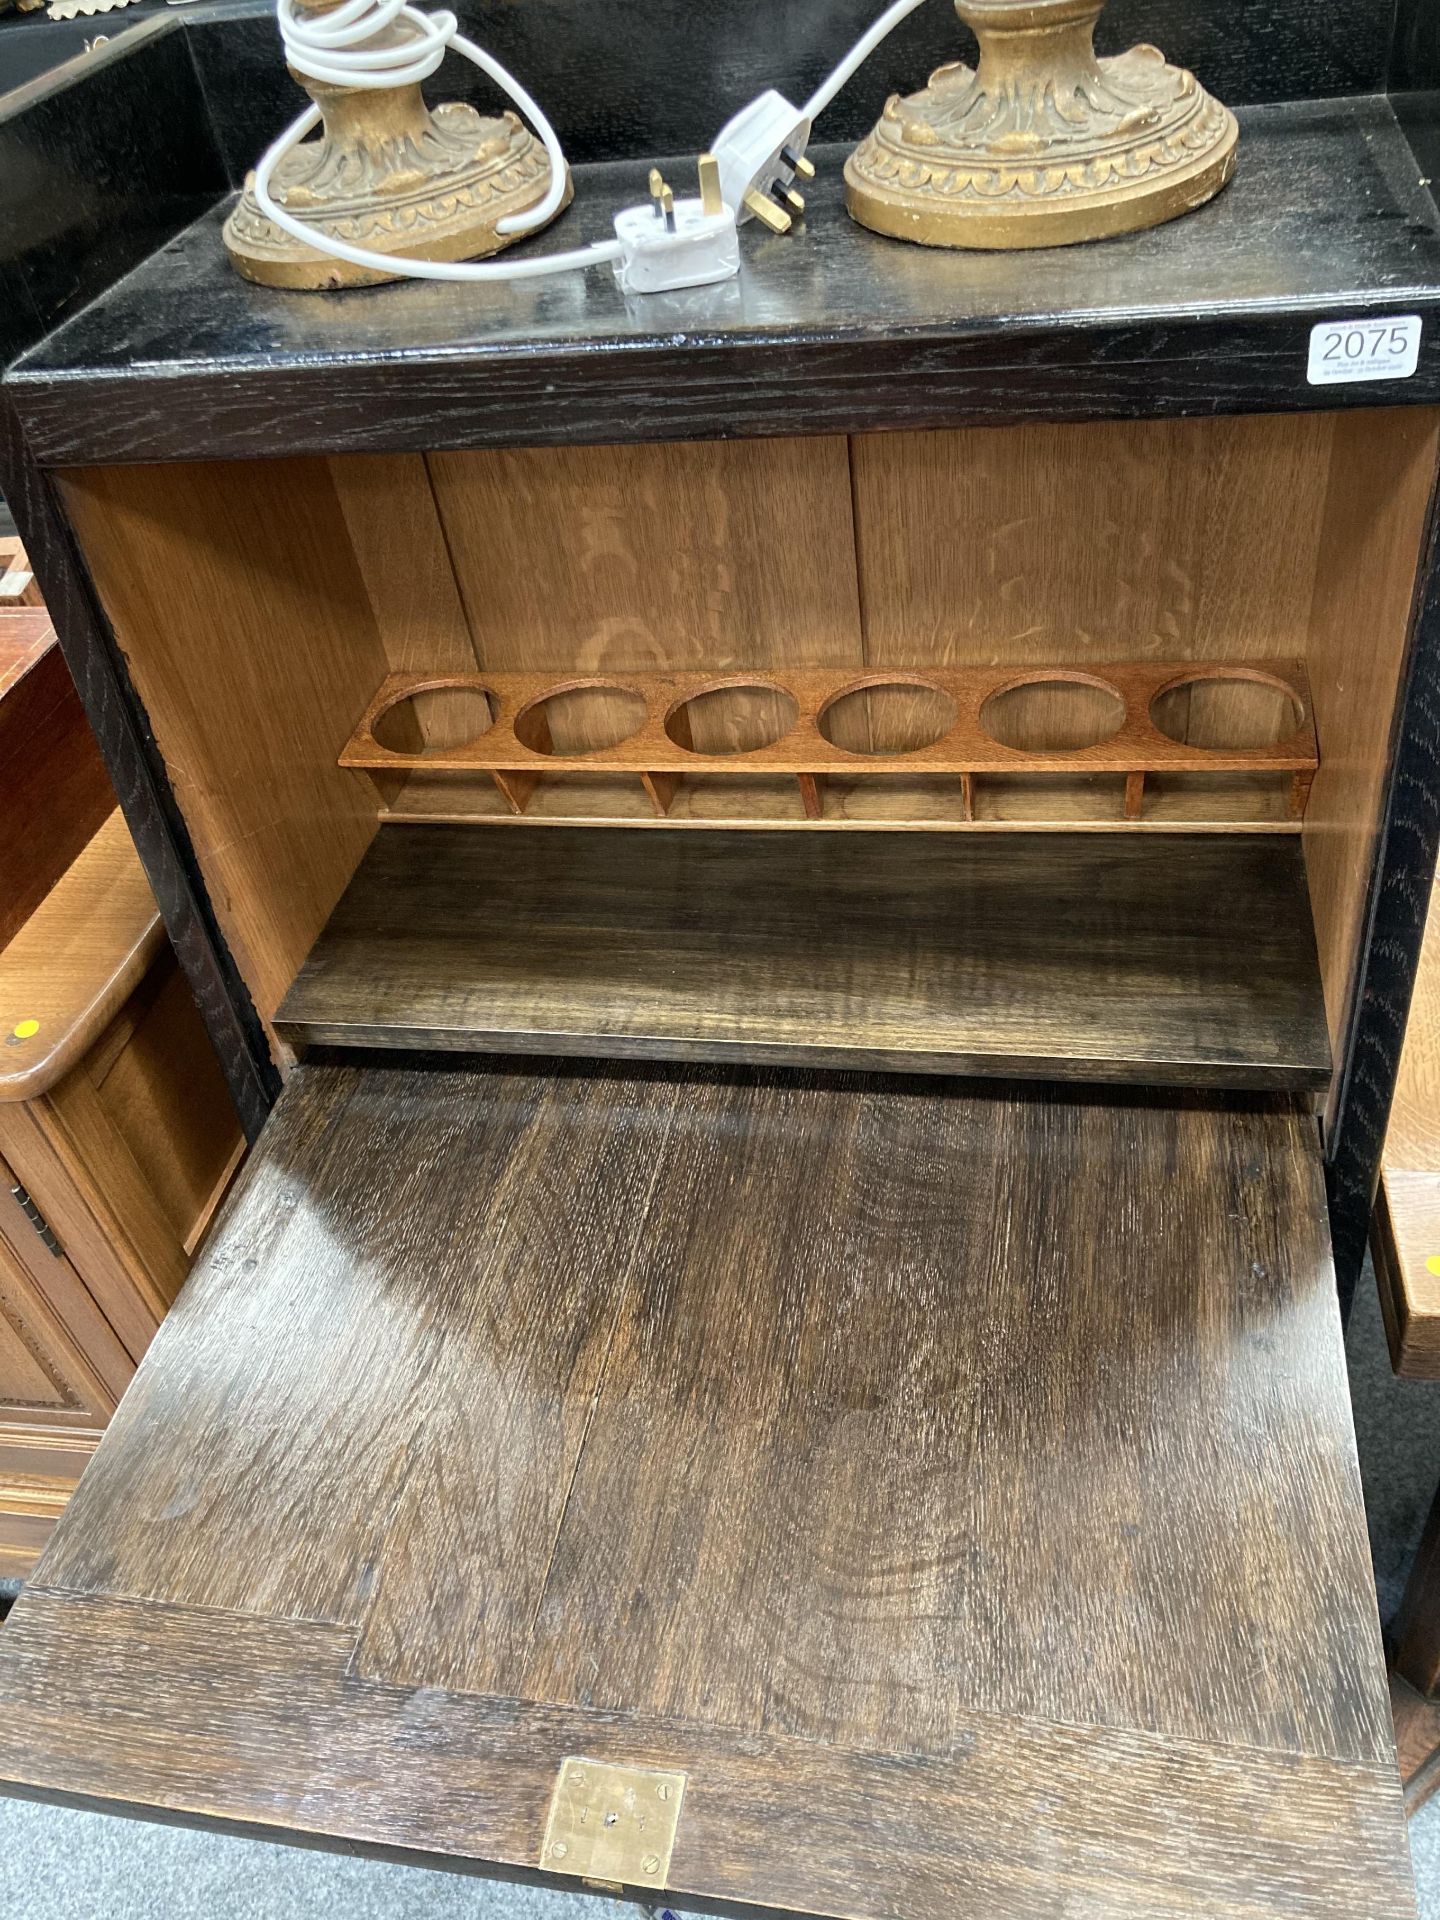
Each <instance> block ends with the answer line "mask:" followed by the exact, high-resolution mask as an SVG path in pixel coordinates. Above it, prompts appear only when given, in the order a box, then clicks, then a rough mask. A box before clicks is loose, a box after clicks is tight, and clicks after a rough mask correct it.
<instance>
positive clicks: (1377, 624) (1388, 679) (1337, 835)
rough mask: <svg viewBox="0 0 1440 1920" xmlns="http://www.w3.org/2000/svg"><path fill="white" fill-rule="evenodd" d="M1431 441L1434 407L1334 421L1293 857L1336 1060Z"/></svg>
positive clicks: (1431, 476)
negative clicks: (1311, 762) (1310, 739)
mask: <svg viewBox="0 0 1440 1920" xmlns="http://www.w3.org/2000/svg"><path fill="white" fill-rule="evenodd" d="M1437 442H1440V412H1437V411H1436V410H1435V409H1433V408H1394V409H1385V410H1377V411H1375V412H1361V413H1352V414H1346V415H1342V416H1338V417H1337V418H1336V420H1335V441H1334V457H1333V459H1332V462H1331V468H1330V481H1329V488H1328V493H1327V497H1326V501H1325V508H1324V516H1323V529H1324V530H1323V537H1322V539H1321V542H1320V555H1319V564H1318V566H1317V569H1316V574H1315V589H1314V595H1313V599H1312V603H1311V607H1310V618H1309V635H1308V640H1307V642H1306V646H1305V652H1306V655H1307V659H1308V664H1309V671H1310V691H1311V696H1312V698H1313V700H1314V704H1315V723H1316V730H1317V733H1318V736H1319V742H1320V771H1319V773H1318V774H1317V775H1316V778H1315V784H1314V787H1313V788H1312V790H1311V794H1310V804H1309V807H1308V809H1307V811H1306V815H1305V863H1306V868H1307V871H1308V874H1309V879H1310V897H1311V903H1312V906H1313V908H1314V913H1315V933H1316V938H1317V941H1318V943H1319V948H1320V967H1321V974H1322V977H1323V980H1324V983H1325V1002H1326V1012H1327V1014H1328V1017H1329V1021H1330V1036H1331V1044H1332V1047H1333V1049H1334V1052H1335V1055H1336V1058H1337V1059H1340V1058H1343V1056H1344V1052H1345V1047H1344V1036H1345V1030H1346V1026H1347V1023H1348V1020H1349V1013H1350V1004H1351V999H1352V995H1353V987H1354V978H1355V968H1356V964H1357V959H1358V956H1359V952H1360V946H1361V941H1362V938H1363V934H1364V926H1365V915H1366V910H1367V903H1368V899H1369V892H1370V871H1371V866H1372V864H1373V861H1374V854H1375V837H1376V834H1377V832H1378V830H1379V825H1380V818H1381V812H1382V809H1383V807H1384V803H1385V791H1386V782H1387V779H1388V775H1389V770H1390V760H1391V746H1392V736H1393V732H1394V726H1395V711H1396V699H1397V695H1398V691H1399V686H1400V679H1401V673H1402V670H1403V667H1404V662H1405V654H1406V648H1407V645H1408V642H1409V635H1410V628H1411V614H1412V606H1413V601H1414V594H1415V577H1416V569H1417V567H1418V564H1419V557H1420V548H1421V542H1422V540H1423V537H1424V533H1425V525H1426V518H1427V515H1428V512H1429V507H1430V497H1431V492H1432V489H1433V487H1434V483H1435V471H1436V451H1437Z"/></svg>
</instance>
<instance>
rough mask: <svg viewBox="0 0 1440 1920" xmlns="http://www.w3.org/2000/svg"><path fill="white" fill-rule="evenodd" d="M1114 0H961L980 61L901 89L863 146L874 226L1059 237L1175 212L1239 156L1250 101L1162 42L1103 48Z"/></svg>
mask: <svg viewBox="0 0 1440 1920" xmlns="http://www.w3.org/2000/svg"><path fill="white" fill-rule="evenodd" d="M1103 7H1104V0H955V10H956V12H957V13H958V14H959V15H960V17H961V19H962V20H964V21H965V22H966V23H967V24H968V25H969V26H970V27H971V28H973V30H974V32H975V36H976V38H977V39H978V41H979V42H980V61H979V66H978V68H976V69H972V68H970V67H967V66H965V65H963V64H961V63H960V62H956V63H955V64H954V65H952V66H947V67H941V68H940V70H939V71H938V72H937V73H935V74H932V75H931V78H930V84H929V86H928V87H926V88H925V89H924V90H923V91H922V92H920V93H915V94H911V95H909V96H908V97H907V98H903V99H902V98H901V97H900V96H899V95H898V94H897V95H894V96H892V98H891V99H890V100H889V101H888V102H887V104H886V107H885V111H884V113H883V114H882V116H881V118H880V121H879V124H878V125H877V126H876V128H875V130H874V132H873V133H871V134H869V135H868V136H867V137H866V138H865V139H864V140H863V141H862V142H861V144H860V145H859V147H857V148H856V150H855V152H854V153H853V154H852V155H851V156H850V159H849V161H848V163H847V164H846V168H845V201H846V205H847V206H848V207H849V209H850V212H851V214H852V216H853V217H854V218H855V219H856V220H858V221H859V222H860V224H861V225H862V226H866V227H872V228H873V229H874V230H875V231H876V232H877V233H886V234H892V235H894V236H895V237H896V238H898V239H902V240H914V241H918V242H919V243H920V244H921V245H922V246H929V247H1059V246H1069V245H1071V244H1072V243H1074V242H1076V241H1080V240H1100V239H1105V238H1107V237H1108V236H1110V235H1113V234H1118V233H1133V232H1135V231H1136V230H1137V229H1139V228H1141V227H1153V226H1159V225H1160V223H1161V222H1162V221H1165V220H1173V219H1175V217H1176V216H1177V215H1179V214H1182V213H1189V212H1190V211H1191V210H1192V209H1193V208H1195V207H1198V206H1201V205H1203V203H1204V202H1205V201H1207V200H1209V199H1212V198H1213V197H1214V195H1215V194H1217V193H1218V192H1219V191H1220V189H1221V188H1222V187H1223V186H1224V185H1225V184H1226V182H1227V181H1228V180H1229V178H1230V176H1231V174H1232V173H1233V172H1234V170H1235V147H1236V142H1237V140H1238V138H1239V128H1238V126H1237V125H1236V122H1235V116H1234V115H1233V114H1232V113H1230V112H1229V111H1228V109H1226V108H1225V107H1223V106H1221V104H1220V102H1219V101H1218V100H1214V99H1212V98H1211V96H1210V95H1209V94H1208V93H1206V91H1205V89H1204V88H1203V87H1202V86H1201V85H1200V84H1199V82H1198V81H1197V80H1196V78H1195V76H1194V74H1192V73H1187V72H1185V71H1184V69H1183V68H1179V67H1172V66H1169V65H1168V64H1167V63H1166V61H1165V58H1164V56H1163V55H1162V54H1160V53H1159V52H1157V50H1156V49H1155V48H1154V47H1146V46H1140V47H1132V48H1131V50H1130V52H1129V53H1124V54H1120V55H1118V56H1117V57H1116V58H1114V59H1106V60H1101V59H1099V58H1097V56H1096V53H1095V48H1094V30H1095V22H1096V21H1097V20H1098V19H1099V17H1100V14H1101V11H1102V10H1103Z"/></svg>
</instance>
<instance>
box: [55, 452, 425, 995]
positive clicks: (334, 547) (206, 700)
mask: <svg viewBox="0 0 1440 1920" xmlns="http://www.w3.org/2000/svg"><path fill="white" fill-rule="evenodd" d="M60 485H61V489H62V492H63V494H64V497H65V501H66V505H67V509H68V511H69V513H70V516H71V518H72V520H73V522H74V525H75V528H76V531H77V532H78V534H79V536H80V539H81V542H82V544H83V546H84V548H85V554H86V559H87V561H88V563H89V566H90V569H91V572H92V573H93V575H94V577H95V582H96V585H97V587H98V588H99V591H100V596H101V599H102V600H103V601H104V603H105V607H106V610H107V612H108V613H109V616H110V619H111V622H112V624H113V626H114V629H115V633H116V637H117V639H118V640H119V643H120V646H121V648H122V649H123V651H124V653H125V655H126V657H127V660H128V662H129V666H130V672H131V675H132V677H133V679H134V682H135V687H136V691H137V693H138V694H139V697H140V700H141V702H142V704H143V706H144V708H145V710H146V711H147V713H148V715H149V718H150V722H151V725H152V726H153V728H154V732H155V736H156V739H157V740H158V742H159V745H160V749H161V752H162V753H163V754H164V756H165V761H166V765H167V767H168V769H169V772H170V776H171V781H172V784H173V786H174V790H175V795H176V799H177V801H178V803H179V805H180V808H181V811H182V812H183V813H184V815H185V820H186V824H187V825H188V827H189V830H190V835H191V839H192V841H193V843H194V847H195V852H196V856H197V858H198V860H199V862H200V866H201V869H202V871H203V873H204V875H205V878H206V881H207V884H208V887H209V892H210V898H211V901H212V903H213V905H214V908H215V913H216V917H217V919H218V920H219V922H220V925H221V927H222V929H223V931H224V933H225V937H226V939H227V941H228V943H229V945H230V948H231V951H232V952H233V954H234V956H235V959H236V962H237V964H238V966H239V968H240V970H241V973H242V974H243V975H244V978H245V981H246V984H247V985H248V987H249V989H250V991H251V994H252V995H253V997H254V999H255V1003H256V1005H257V1007H258V1009H259V1011H260V1012H261V1014H262V1015H268V1014H269V1013H271V1012H272V1011H273V1009H274V1007H275V1006H276V1004H277V1003H278V1001H279V998H280V996H281V994H282V993H283V992H284V990H285V988H286V987H287V986H288V985H289V983H290V980H291V978H292V976H293V974H294V971H295V969H296V967H297V966H298V965H299V963H300V961H301V959H302V958H303V957H304V955H305V953H306V951H307V950H308V948H309V946H310V944H311V942H312V941H313V940H314V938H315V935H316V933H317V932H318V931H319V929H320V927H321V926H322V925H323V924H324V920H325V916H326V915H327V914H328V913H329V911H330V908H331V907H332V906H333V905H334V903H335V901H336V899H337V898H338V897H339V894H340V891H341V889H342V888H343V886H344V884H345V882H346V880H348V879H349V877H350V874H351V872H352V870H353V868H354V865H355V862H356V861H357V860H358V858H359V857H360V854H361V853H362V852H363V851H364V849H365V846H366V844H367V842H368V840H369V838H370V836H371V834H372V832H373V830H374V821H373V817H371V815H370V813H369V811H368V809H367V807H366V805H365V804H364V802H365V799H366V796H364V795H363V794H357V793H356V791H355V786H354V783H353V782H352V781H349V780H347V778H346V776H345V775H344V774H342V773H341V772H340V771H339V769H338V768H337V767H336V766H335V757H336V755H337V754H338V752H339V750H340V748H341V747H342V746H343V745H344V743H345V739H346V737H347V736H348V734H349V731H350V728H351V727H352V726H353V725H354V719H355V715H356V713H358V712H359V711H360V710H361V708H362V707H363V706H364V703H365V701H366V700H367V699H368V698H369V695H370V693H371V692H372V691H373V689H374V686H375V683H376V679H377V675H378V676H383V674H384V672H385V670H386V667H387V666H388V662H387V661H386V659H385V654H384V649H383V647H382V645H381V642H380V637H379V633H378V630H377V627H376V623H375V616H374V613H373V611H372V607H371V602H370V597H369V593H368V591H367V588H366V584H365V580H364V579H363V578H362V575H361V573H360V570H359V568H358V566H357V564H356V561H355V558H354V555H353V553H352V551H351V546H350V541H349V536H348V530H347V525H346V521H345V517H344V514H343V513H342V511H341V508H340V505H339V502H338V500H337V498H336V494H335V488H334V485H333V483H332V481H331V478H330V474H329V469H328V468H327V466H326V464H325V463H324V462H323V461H304V460H295V461H290V460H281V461H273V462H271V463H270V464H268V465H267V466H266V467H265V468H264V469H263V470H261V469H258V468H256V467H253V466H244V465H240V466H236V465H228V464H225V463H219V462H217V463H214V464H211V465H202V466H195V467H190V466H187V467H183V468H181V467H124V468H114V469H107V470H104V471H94V472H88V473H72V474H67V475H65V476H64V477H63V478H62V480H61V482H60Z"/></svg>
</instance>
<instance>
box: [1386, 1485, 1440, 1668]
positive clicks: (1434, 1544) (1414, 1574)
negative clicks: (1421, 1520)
mask: <svg viewBox="0 0 1440 1920" xmlns="http://www.w3.org/2000/svg"><path fill="white" fill-rule="evenodd" d="M1394 1635H1395V1666H1396V1670H1397V1671H1398V1672H1399V1673H1401V1674H1403V1675H1404V1677H1405V1678H1406V1679H1407V1680H1408V1681H1409V1682H1410V1684H1411V1686H1412V1687H1415V1688H1417V1689H1418V1691H1419V1692H1421V1693H1423V1694H1425V1695H1427V1696H1428V1697H1430V1698H1437V1697H1440V1493H1437V1494H1436V1496H1435V1502H1434V1505H1433V1506H1432V1507H1431V1509H1430V1518H1429V1520H1428V1521H1427V1522H1426V1524H1425V1533H1424V1536H1423V1537H1422V1539H1421V1541H1420V1548H1419V1551H1418V1552H1417V1553H1416V1555H1415V1564H1414V1566H1413V1567H1412V1568H1411V1569H1410V1578H1409V1580H1408V1581H1407V1583H1406V1587H1405V1598H1404V1599H1403V1600H1402V1602H1401V1603H1400V1610H1399V1612H1398V1613H1397V1615H1396V1617H1395V1625H1394Z"/></svg>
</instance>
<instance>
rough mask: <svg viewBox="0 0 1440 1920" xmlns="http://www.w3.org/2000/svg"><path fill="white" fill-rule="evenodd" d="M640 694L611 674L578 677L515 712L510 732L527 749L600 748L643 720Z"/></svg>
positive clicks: (616, 742) (573, 750)
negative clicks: (607, 677)
mask: <svg viewBox="0 0 1440 1920" xmlns="http://www.w3.org/2000/svg"><path fill="white" fill-rule="evenodd" d="M648 713H649V708H648V707H647V706H646V704H645V696H644V695H643V694H640V693H637V692H636V691H635V689H634V688H633V687H627V686H623V685H621V683H620V682H619V681H616V680H582V681H579V682H577V683H575V684H573V685H571V686H567V687H561V688H558V689H557V690H556V692H554V693H547V694H546V695H545V696H544V698H543V699H540V700H532V701H531V702H530V704H529V706H528V707H523V708H522V709H521V711H520V712H519V713H518V714H517V715H516V718H515V738H516V739H517V740H518V741H519V742H520V744H521V746H522V747H528V748H529V749H530V751H531V752H532V753H548V754H564V755H570V754H585V753H604V752H605V751H606V750H607V749H608V748H610V747H618V746H622V745H623V744H624V743H625V741H627V740H628V739H630V738H631V736H632V735H633V734H637V733H638V732H639V731H640V729H641V728H642V727H643V726H644V724H645V720H646V716H647V714H648Z"/></svg>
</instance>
